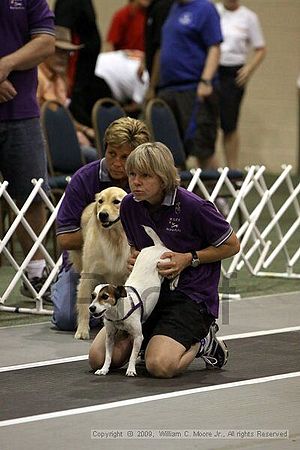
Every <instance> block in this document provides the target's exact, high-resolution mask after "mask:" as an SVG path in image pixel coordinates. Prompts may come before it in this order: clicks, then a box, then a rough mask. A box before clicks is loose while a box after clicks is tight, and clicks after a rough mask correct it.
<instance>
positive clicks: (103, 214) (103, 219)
mask: <svg viewBox="0 0 300 450" xmlns="http://www.w3.org/2000/svg"><path fill="white" fill-rule="evenodd" d="M108 218H109V214H108V213H107V212H100V213H99V219H100V221H101V222H107V220H108Z"/></svg>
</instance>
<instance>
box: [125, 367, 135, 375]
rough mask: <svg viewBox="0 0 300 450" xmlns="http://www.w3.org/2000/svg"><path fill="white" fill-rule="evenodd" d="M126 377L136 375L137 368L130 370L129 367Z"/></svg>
mask: <svg viewBox="0 0 300 450" xmlns="http://www.w3.org/2000/svg"><path fill="white" fill-rule="evenodd" d="M126 377H136V371H135V369H133V370H131V369H130V370H129V368H128V369H127V371H126Z"/></svg>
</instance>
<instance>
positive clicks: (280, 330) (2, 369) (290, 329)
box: [0, 326, 300, 373]
mask: <svg viewBox="0 0 300 450" xmlns="http://www.w3.org/2000/svg"><path fill="white" fill-rule="evenodd" d="M293 331H300V326H297V327H288V328H276V329H273V330H261V331H250V332H249V333H240V334H229V335H228V336H218V337H219V338H220V339H224V340H227V341H229V340H234V339H245V338H250V337H257V336H267V335H270V334H279V333H290V332H293ZM85 359H88V355H79V356H70V357H67V358H60V359H50V360H46V361H36V362H32V363H26V364H18V365H14V366H6V367H0V373H1V372H11V371H13V370H23V369H32V368H35V367H43V366H52V365H55V364H65V363H71V362H76V361H84V360H85Z"/></svg>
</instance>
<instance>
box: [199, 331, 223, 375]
mask: <svg viewBox="0 0 300 450" xmlns="http://www.w3.org/2000/svg"><path fill="white" fill-rule="evenodd" d="M218 330H219V327H218V325H217V324H216V323H213V324H212V325H211V327H210V329H209V333H208V335H207V336H206V338H205V343H204V342H202V343H201V344H202V345H201V346H200V350H199V352H198V353H197V355H196V358H202V359H203V360H204V361H205V363H206V367H213V368H218V369H221V367H223V366H225V364H226V363H227V360H228V349H227V345H226V344H225V342H224V341H222V340H221V339H218V338H217V337H216V333H217V331H218Z"/></svg>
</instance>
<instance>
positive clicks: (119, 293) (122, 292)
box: [115, 286, 127, 300]
mask: <svg viewBox="0 0 300 450" xmlns="http://www.w3.org/2000/svg"><path fill="white" fill-rule="evenodd" d="M115 296H116V300H117V299H118V298H120V297H127V292H126V289H125V286H117V287H116V291H115Z"/></svg>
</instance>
